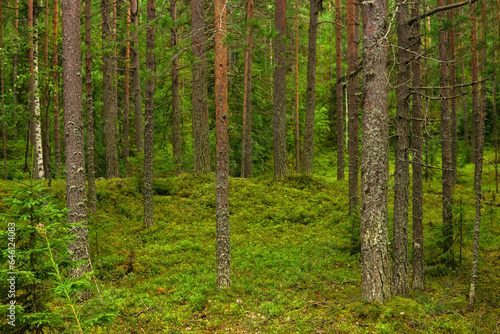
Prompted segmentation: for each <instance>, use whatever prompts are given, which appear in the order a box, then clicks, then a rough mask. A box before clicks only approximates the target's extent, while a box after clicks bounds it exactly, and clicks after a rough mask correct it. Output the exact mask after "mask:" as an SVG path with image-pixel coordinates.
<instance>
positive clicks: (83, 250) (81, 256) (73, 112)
mask: <svg viewBox="0 0 500 334" xmlns="http://www.w3.org/2000/svg"><path fill="white" fill-rule="evenodd" d="M61 4H62V43H63V45H62V47H63V57H62V58H63V85H64V91H63V93H64V94H63V100H64V130H65V131H64V134H65V139H66V140H65V151H66V200H67V208H68V210H69V211H68V223H69V224H76V223H82V222H83V224H82V226H75V227H73V228H72V230H71V233H73V235H74V236H75V238H74V239H73V242H71V243H70V244H68V252H69V254H70V259H71V260H73V261H83V262H82V263H83V264H81V265H80V266H79V267H77V268H74V269H72V270H71V276H73V277H79V276H81V275H82V274H83V273H85V272H88V271H90V266H89V265H88V260H89V253H88V247H89V242H88V229H87V201H86V191H85V188H86V185H85V147H84V137H83V110H82V109H83V102H82V77H81V75H80V72H81V69H82V67H81V56H82V53H81V43H80V13H81V10H80V1H78V0H62V2H61Z"/></svg>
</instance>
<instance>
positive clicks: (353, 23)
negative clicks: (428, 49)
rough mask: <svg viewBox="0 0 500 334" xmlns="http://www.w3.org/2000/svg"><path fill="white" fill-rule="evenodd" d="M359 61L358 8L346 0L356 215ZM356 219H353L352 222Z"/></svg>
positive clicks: (351, 211) (351, 168) (351, 205)
mask: <svg viewBox="0 0 500 334" xmlns="http://www.w3.org/2000/svg"><path fill="white" fill-rule="evenodd" d="M358 62H359V8H358V5H357V4H356V3H355V1H354V0H348V1H347V73H348V74H349V76H348V77H349V82H348V86H347V90H348V103H349V147H348V149H349V215H356V208H357V207H358V205H359V196H358V177H359V99H358V94H359V76H358V75H355V76H351V74H353V73H354V71H355V70H356V67H357V66H358ZM354 221H356V219H354V220H353V222H354Z"/></svg>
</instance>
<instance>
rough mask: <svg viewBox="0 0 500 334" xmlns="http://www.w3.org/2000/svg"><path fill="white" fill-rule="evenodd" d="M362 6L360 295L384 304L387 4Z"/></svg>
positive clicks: (377, 1) (387, 291) (387, 292)
mask: <svg viewBox="0 0 500 334" xmlns="http://www.w3.org/2000/svg"><path fill="white" fill-rule="evenodd" d="M363 6H364V7H363V95H364V97H365V98H364V103H363V111H364V115H363V137H362V138H363V142H362V145H363V156H362V167H361V194H362V197H361V270H362V274H361V294H362V297H363V298H364V299H366V300H368V301H378V302H385V301H387V300H389V299H390V298H391V272H390V266H391V263H390V260H389V254H388V251H387V249H388V246H389V240H388V237H387V191H388V189H387V188H388V181H389V159H388V152H387V151H388V148H389V146H388V136H389V120H388V114H387V94H386V93H387V86H386V83H387V70H386V63H387V49H386V47H385V46H384V45H383V43H381V40H382V39H383V38H384V34H385V32H386V29H387V28H386V20H387V2H386V0H373V2H370V3H364V5H363ZM356 107H357V106H356Z"/></svg>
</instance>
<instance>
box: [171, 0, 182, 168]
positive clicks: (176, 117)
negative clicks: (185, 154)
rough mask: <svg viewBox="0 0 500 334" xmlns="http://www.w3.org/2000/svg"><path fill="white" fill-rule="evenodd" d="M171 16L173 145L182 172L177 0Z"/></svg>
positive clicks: (177, 165) (176, 166)
mask: <svg viewBox="0 0 500 334" xmlns="http://www.w3.org/2000/svg"><path fill="white" fill-rule="evenodd" d="M170 17H171V18H172V27H171V28H170V36H171V37H170V38H171V39H170V46H171V48H172V52H173V53H174V55H173V56H172V147H173V155H174V164H175V174H176V175H179V174H180V173H181V168H182V165H181V162H182V158H181V154H182V152H181V110H180V109H181V107H180V101H179V70H178V67H179V55H178V54H177V50H176V47H177V27H176V23H177V0H170Z"/></svg>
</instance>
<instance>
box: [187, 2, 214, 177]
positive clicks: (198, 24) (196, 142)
mask: <svg viewBox="0 0 500 334" xmlns="http://www.w3.org/2000/svg"><path fill="white" fill-rule="evenodd" d="M191 27H192V30H193V55H194V56H195V59H194V61H193V95H192V99H193V116H192V124H193V158H194V173H195V174H208V173H210V136H209V131H208V130H209V128H208V104H207V60H206V55H205V53H206V49H207V47H206V43H205V15H204V10H203V0H192V1H191Z"/></svg>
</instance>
